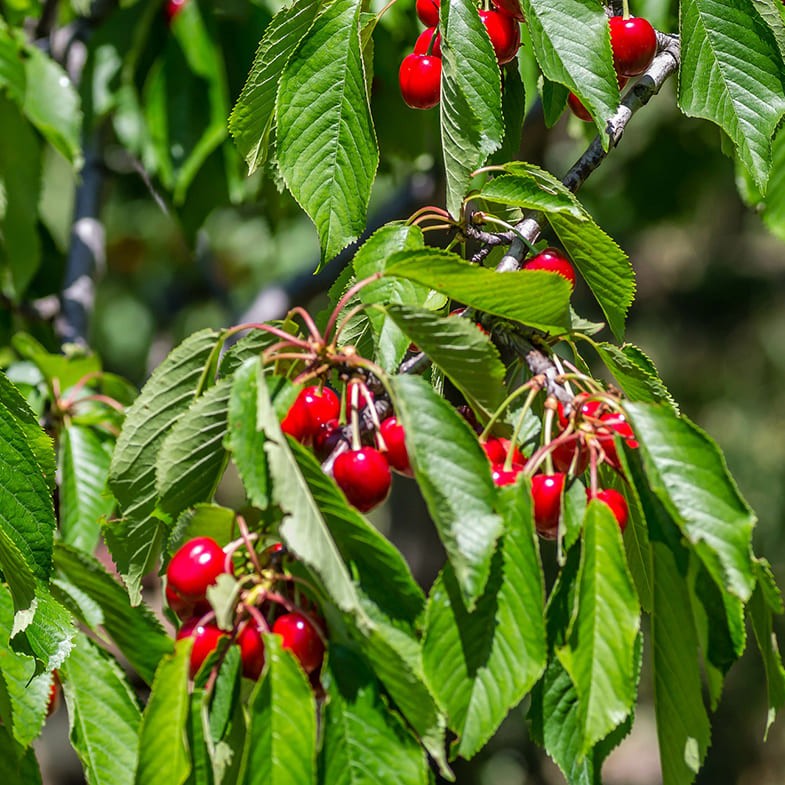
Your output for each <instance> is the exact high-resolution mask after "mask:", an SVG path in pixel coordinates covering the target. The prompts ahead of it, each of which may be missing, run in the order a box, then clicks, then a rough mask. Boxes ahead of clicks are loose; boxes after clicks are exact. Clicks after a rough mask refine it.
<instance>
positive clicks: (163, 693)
mask: <svg viewBox="0 0 785 785" xmlns="http://www.w3.org/2000/svg"><path fill="white" fill-rule="evenodd" d="M191 643H192V639H191V638H186V639H184V640H181V641H178V643H177V646H176V647H175V651H174V654H169V655H166V656H165V657H164V658H163V659H162V660H161V664H160V665H159V666H158V670H157V671H156V672H155V679H154V680H153V689H152V692H151V693H150V699H149V701H148V703H147V706H146V707H145V710H144V714H143V716H142V724H141V728H140V730H139V765H138V767H137V769H136V778H135V779H134V783H135V785H160V783H162V782H165V783H167V785H182V784H183V783H184V782H185V781H186V779H187V778H188V774H189V773H190V771H191V757H190V753H189V750H188V743H187V724H188V702H189V696H188V669H189V665H190V659H191Z"/></svg>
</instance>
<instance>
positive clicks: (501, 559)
mask: <svg viewBox="0 0 785 785" xmlns="http://www.w3.org/2000/svg"><path fill="white" fill-rule="evenodd" d="M502 510H503V513H504V521H505V534H504V536H503V539H502V540H501V541H500V549H499V550H498V551H497V553H496V554H495V557H494V560H493V562H492V565H491V575H490V578H489V579H488V583H487V585H486V586H485V591H484V593H483V595H482V596H481V597H480V599H479V600H478V601H477V605H476V607H475V609H474V611H472V612H468V611H467V609H466V606H465V604H464V602H463V598H462V597H461V593H460V591H459V588H458V586H457V584H456V581H455V576H454V574H453V572H452V570H451V568H450V567H449V566H448V567H446V568H445V570H444V571H443V572H442V575H441V577H440V578H438V579H437V581H436V583H435V584H434V586H433V587H432V589H431V593H430V598H429V601H428V613H427V617H426V629H425V639H424V642H423V662H424V667H425V674H426V678H427V680H428V684H429V685H430V687H431V689H432V690H433V691H434V693H435V695H436V697H437V699H438V701H439V703H440V704H441V705H442V706H444V708H445V709H446V711H447V715H448V718H449V723H450V727H451V728H452V729H453V730H454V731H455V732H456V733H457V734H458V736H459V740H458V742H457V745H456V746H457V752H458V754H459V755H461V756H462V757H464V758H471V757H472V756H473V755H475V754H476V753H477V752H478V751H479V749H480V748H481V747H482V746H483V745H484V744H485V743H486V742H487V740H488V739H489V738H490V737H491V735H492V734H493V733H494V732H495V731H496V729H497V728H498V726H499V725H500V724H501V722H502V720H503V719H504V718H505V716H506V715H507V712H508V711H509V710H510V709H511V708H513V707H514V706H515V705H516V704H517V703H518V702H519V701H520V700H521V699H522V698H523V696H524V695H525V694H526V693H527V692H528V691H529V690H530V689H531V687H532V686H533V685H534V683H535V681H536V680H537V679H538V678H539V677H540V675H541V674H542V671H543V669H544V667H545V660H546V653H547V651H546V641H545V620H544V615H543V611H544V608H543V604H544V587H543V583H542V570H541V567H540V560H539V554H538V550H537V545H536V543H535V535H534V524H533V521H532V513H531V497H530V495H529V494H528V493H525V492H522V489H521V488H519V487H517V486H514V487H511V488H508V489H505V491H504V493H503V495H502ZM446 663H449V667H445V664H446Z"/></svg>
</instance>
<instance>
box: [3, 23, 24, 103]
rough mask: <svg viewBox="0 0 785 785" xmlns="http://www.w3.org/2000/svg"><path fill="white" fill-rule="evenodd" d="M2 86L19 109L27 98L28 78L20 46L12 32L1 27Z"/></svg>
mask: <svg viewBox="0 0 785 785" xmlns="http://www.w3.org/2000/svg"><path fill="white" fill-rule="evenodd" d="M0 86H2V88H3V90H4V92H5V93H7V95H8V97H9V98H10V99H11V100H12V101H13V102H14V103H15V104H16V105H17V106H19V107H21V106H22V104H23V102H24V97H25V88H26V76H25V66H24V58H23V56H22V53H21V51H20V46H19V43H18V42H17V40H16V39H15V38H14V36H13V35H12V34H11V32H10V31H9V30H8V29H7V28H6V27H5V26H1V27H0Z"/></svg>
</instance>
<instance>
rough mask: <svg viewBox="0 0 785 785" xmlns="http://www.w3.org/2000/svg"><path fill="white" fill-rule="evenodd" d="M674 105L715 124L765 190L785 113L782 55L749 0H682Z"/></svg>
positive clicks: (769, 30) (763, 191) (769, 31)
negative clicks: (774, 143) (774, 139)
mask: <svg viewBox="0 0 785 785" xmlns="http://www.w3.org/2000/svg"><path fill="white" fill-rule="evenodd" d="M679 28H680V30H681V32H682V44H681V76H680V78H679V106H680V108H681V110H682V111H683V112H684V113H685V114H686V115H689V116H690V117H702V118H705V119H707V120H711V121H712V122H714V123H716V124H717V125H719V126H720V128H722V129H723V131H725V133H726V134H727V135H728V136H729V137H730V138H731V140H732V141H733V143H734V145H735V146H736V152H737V154H738V156H739V158H740V159H741V161H742V163H743V164H744V166H745V167H746V168H747V169H748V170H749V171H750V172H751V173H752V175H753V177H754V179H755V182H756V184H757V186H758V188H759V189H760V190H761V192H762V193H765V190H766V181H767V180H768V176H769V170H770V166H771V142H770V140H771V137H772V135H773V134H774V130H775V128H776V127H777V124H778V123H779V121H780V119H781V118H782V116H783V113H785V94H784V93H783V73H782V56H781V54H780V52H779V49H778V47H777V43H776V41H775V39H774V35H773V34H772V31H771V28H770V27H769V26H768V25H766V24H765V23H764V22H763V20H762V19H761V18H760V15H759V14H758V12H757V10H756V9H755V6H754V4H753V3H752V2H750V0H730V1H728V0H684V1H683V2H682V3H681V5H680V20H679Z"/></svg>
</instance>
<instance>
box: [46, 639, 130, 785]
mask: <svg viewBox="0 0 785 785" xmlns="http://www.w3.org/2000/svg"><path fill="white" fill-rule="evenodd" d="M60 673H61V675H62V681H63V691H64V693H65V700H66V704H67V706H68V722H69V726H70V729H71V744H72V745H73V748H74V749H75V750H76V752H77V754H78V755H79V759H80V760H81V761H82V765H83V767H84V771H85V777H86V779H87V782H88V785H134V773H135V771H136V763H137V759H138V754H139V724H140V722H141V719H142V715H141V712H140V711H139V707H138V706H137V703H136V696H135V695H134V693H133V690H132V689H131V687H130V686H129V684H128V682H127V680H126V678H125V675H124V674H123V672H122V669H121V668H120V666H119V665H118V663H117V662H116V661H115V660H114V659H112V657H111V656H110V655H108V654H107V653H106V652H104V651H103V650H102V649H100V648H99V647H98V646H96V645H95V644H94V643H93V642H92V641H91V640H90V639H89V638H87V637H86V636H85V635H79V637H78V639H77V643H76V646H75V647H74V650H73V651H72V652H71V655H70V656H69V657H68V660H67V661H66V663H65V664H64V665H63V667H62V669H61V671H60Z"/></svg>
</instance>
